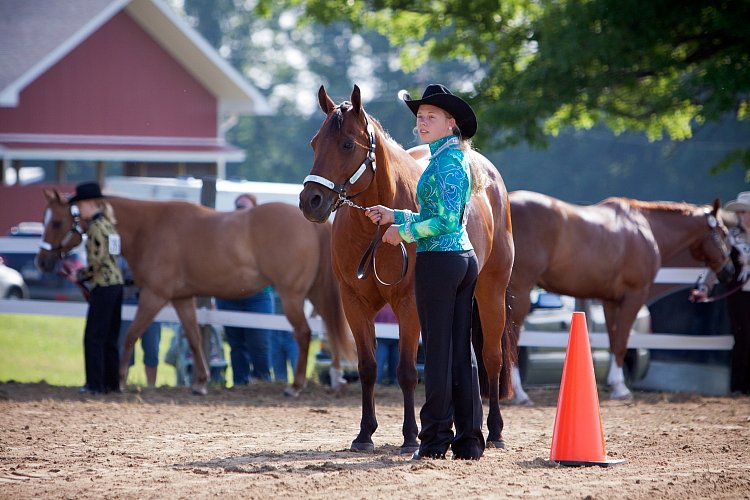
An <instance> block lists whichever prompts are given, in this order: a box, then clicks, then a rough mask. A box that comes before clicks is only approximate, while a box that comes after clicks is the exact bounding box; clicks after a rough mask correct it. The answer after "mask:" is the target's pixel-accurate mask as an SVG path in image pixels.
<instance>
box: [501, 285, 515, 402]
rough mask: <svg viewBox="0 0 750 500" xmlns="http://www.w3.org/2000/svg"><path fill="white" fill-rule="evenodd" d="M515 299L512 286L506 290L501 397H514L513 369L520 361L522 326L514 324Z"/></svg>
mask: <svg viewBox="0 0 750 500" xmlns="http://www.w3.org/2000/svg"><path fill="white" fill-rule="evenodd" d="M512 309H513V300H512V295H511V291H510V287H508V288H507V289H506V290H505V327H504V328H503V338H502V346H503V368H502V372H501V373H500V399H511V398H512V397H513V384H512V380H511V370H512V369H513V366H514V365H516V364H517V363H518V340H519V337H520V334H519V333H520V328H519V327H518V325H515V324H513V315H512V314H511V312H512Z"/></svg>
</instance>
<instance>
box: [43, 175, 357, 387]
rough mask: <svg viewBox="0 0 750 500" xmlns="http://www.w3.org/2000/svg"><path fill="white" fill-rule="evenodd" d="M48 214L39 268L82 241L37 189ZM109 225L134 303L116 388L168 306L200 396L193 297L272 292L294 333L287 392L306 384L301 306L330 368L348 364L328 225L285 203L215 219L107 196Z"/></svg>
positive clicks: (169, 204) (203, 372) (202, 373)
mask: <svg viewBox="0 0 750 500" xmlns="http://www.w3.org/2000/svg"><path fill="white" fill-rule="evenodd" d="M45 196H46V198H47V208H46V210H45V218H44V220H45V227H44V235H43V237H42V238H43V240H42V241H43V242H44V246H45V247H46V248H41V249H40V250H39V253H38V255H37V263H38V265H39V267H40V268H41V269H43V270H45V271H51V270H52V269H53V268H54V267H55V263H56V262H57V261H58V260H59V259H60V258H61V256H63V255H65V253H67V252H68V251H70V249H71V248H73V247H74V246H75V245H77V244H78V243H80V241H81V234H80V233H79V230H78V222H77V221H76V220H74V217H73V216H72V215H71V211H70V205H69V204H68V201H67V199H65V198H63V197H62V196H61V195H60V193H59V192H57V191H49V190H48V191H45ZM107 201H108V202H109V203H110V205H111V206H112V208H113V209H114V213H115V218H116V219H117V224H116V227H117V231H118V233H119V234H120V238H121V244H122V255H123V257H125V259H126V260H127V261H128V264H129V265H130V268H131V269H132V271H133V278H134V282H135V285H136V286H138V287H140V299H139V302H138V309H137V311H136V314H135V318H134V320H133V322H132V324H131V325H130V327H129V328H128V331H127V333H126V339H125V349H124V351H123V353H122V355H121V357H120V384H121V387H122V388H124V385H125V383H126V382H127V371H128V360H129V358H130V353H131V352H132V350H133V346H134V344H135V342H136V340H137V339H138V338H140V336H141V335H142V334H143V332H144V330H145V329H146V327H147V326H148V325H149V324H151V322H152V321H153V320H154V318H155V316H156V315H157V314H158V313H159V311H160V310H161V309H162V308H163V307H164V306H165V305H167V303H170V302H171V303H172V305H173V306H174V308H175V311H176V312H177V315H178V317H179V319H180V323H181V324H182V327H183V329H184V331H185V333H186V335H187V339H188V343H189V344H190V348H191V350H192V352H193V356H194V359H195V378H194V382H193V386H192V390H193V392H195V393H197V394H206V392H207V382H208V374H209V372H208V366H207V363H206V358H205V356H204V353H203V348H202V345H201V336H200V333H199V328H198V322H197V318H196V309H195V297H196V296H201V297H208V296H214V297H220V298H227V299H234V298H240V297H244V296H247V295H250V294H253V293H257V292H259V291H260V290H262V289H263V288H265V287H266V286H268V285H272V286H273V287H274V289H275V290H276V292H277V293H278V294H279V297H280V298H281V302H282V303H283V306H284V313H285V315H286V317H287V319H288V320H289V323H291V325H292V327H293V328H294V336H295V339H296V341H297V343H298V345H299V350H300V355H299V358H298V361H297V366H296V367H295V373H294V381H293V383H292V385H291V387H287V388H286V390H285V393H287V394H290V395H296V394H297V393H298V392H299V391H300V390H301V389H302V388H303V387H304V386H305V384H306V373H307V353H308V350H309V345H310V336H311V330H310V326H309V324H308V322H307V319H306V317H305V313H304V309H303V307H304V301H305V298H308V299H309V300H310V302H311V303H312V304H313V306H314V307H315V310H316V311H317V312H318V314H319V315H320V317H321V318H322V320H323V322H324V323H325V326H326V331H327V335H328V338H329V339H330V342H331V348H332V349H331V350H332V354H333V365H334V366H336V367H339V366H338V365H339V364H340V358H341V357H342V356H343V357H349V358H351V359H354V345H353V342H352V338H351V335H350V333H349V328H348V325H347V323H346V319H345V316H344V313H343V308H342V304H341V298H340V296H339V288H338V285H337V284H336V280H335V277H334V275H333V271H332V268H331V225H330V224H322V225H318V224H312V223H310V222H309V221H307V220H306V219H305V218H304V217H302V215H301V214H300V212H299V210H298V209H297V208H296V207H294V206H293V205H289V204H286V203H265V204H261V205H258V206H257V207H254V208H252V209H245V210H236V211H232V212H218V211H216V210H213V209H211V208H207V207H204V206H200V205H195V204H192V203H188V202H182V201H143V200H134V199H128V198H119V197H107Z"/></svg>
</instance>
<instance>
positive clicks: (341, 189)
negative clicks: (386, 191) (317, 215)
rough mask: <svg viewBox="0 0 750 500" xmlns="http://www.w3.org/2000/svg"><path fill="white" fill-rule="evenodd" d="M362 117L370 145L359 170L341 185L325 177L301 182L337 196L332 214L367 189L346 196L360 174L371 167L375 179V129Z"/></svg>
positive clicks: (312, 177) (309, 177)
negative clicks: (319, 187)
mask: <svg viewBox="0 0 750 500" xmlns="http://www.w3.org/2000/svg"><path fill="white" fill-rule="evenodd" d="M340 107H341V105H339V106H337V108H340ZM364 116H365V124H366V126H367V136H368V138H369V142H370V144H369V145H368V147H367V156H365V159H364V160H363V161H362V163H361V164H360V165H359V168H357V170H355V172H354V173H353V174H352V175H351V177H349V179H347V180H346V181H345V182H344V183H343V184H336V183H335V182H333V181H332V180H330V179H326V178H325V177H323V176H320V175H308V176H307V177H305V179H304V180H303V181H302V184H303V185H304V184H307V183H308V182H315V183H317V184H320V185H321V186H325V187H327V188H328V189H330V190H331V191H333V192H334V193H336V194H337V195H338V196H339V199H338V201H337V202H336V204H335V205H334V207H333V210H332V211H333V212H335V211H336V210H337V209H338V208H339V207H340V206H341V205H342V204H344V203H347V202H348V201H349V200H351V199H352V198H354V197H356V196H359V195H360V194H362V193H364V192H365V191H367V189H368V188H369V187H370V186H369V184H368V186H367V187H366V188H365V189H363V190H362V191H360V192H359V193H356V194H353V195H351V196H348V195H347V194H346V191H347V189H348V188H349V187H351V186H352V185H353V184H354V183H356V182H357V181H358V180H359V178H360V177H362V174H364V173H365V171H366V170H367V167H372V178H373V179H374V178H375V171H376V169H377V165H376V163H375V150H376V149H377V145H376V143H375V129H374V128H373V126H372V123H370V120H368V119H367V113H365V114H364ZM370 183H372V180H371V181H370ZM347 204H349V203H347Z"/></svg>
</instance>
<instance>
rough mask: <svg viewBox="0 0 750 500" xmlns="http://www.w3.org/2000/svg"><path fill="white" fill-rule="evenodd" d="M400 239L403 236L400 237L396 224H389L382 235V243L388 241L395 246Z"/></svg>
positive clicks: (401, 239)
mask: <svg viewBox="0 0 750 500" xmlns="http://www.w3.org/2000/svg"><path fill="white" fill-rule="evenodd" d="M402 241H403V238H401V235H400V234H399V232H398V227H397V226H390V227H389V228H388V229H386V231H385V234H384V235H383V243H390V244H391V245H394V246H395V245H398V244H399V243H401V242H402Z"/></svg>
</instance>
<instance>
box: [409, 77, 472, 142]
mask: <svg viewBox="0 0 750 500" xmlns="http://www.w3.org/2000/svg"><path fill="white" fill-rule="evenodd" d="M399 97H401V99H403V100H404V102H405V103H406V105H407V106H409V109H410V110H411V112H412V113H414V116H416V115H417V110H418V109H419V106H420V105H422V104H431V105H433V106H437V107H438V108H440V109H444V110H445V111H447V112H448V113H450V115H451V116H452V117H453V118H455V119H456V125H458V128H459V129H460V130H461V136H462V137H463V138H464V139H469V138H471V137H473V136H474V134H476V133H477V115H475V114H474V110H473V109H471V106H469V104H468V103H467V102H466V101H464V100H463V99H461V98H460V97H458V96H457V95H454V94H453V93H452V92H451V91H450V90H448V89H447V88H446V87H445V86H444V85H441V84H439V83H431V84H430V85H428V86H427V88H426V89H424V93H423V94H422V98H421V99H412V98H411V97H410V96H409V94H408V93H407V92H405V91H403V90H402V91H401V92H399Z"/></svg>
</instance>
